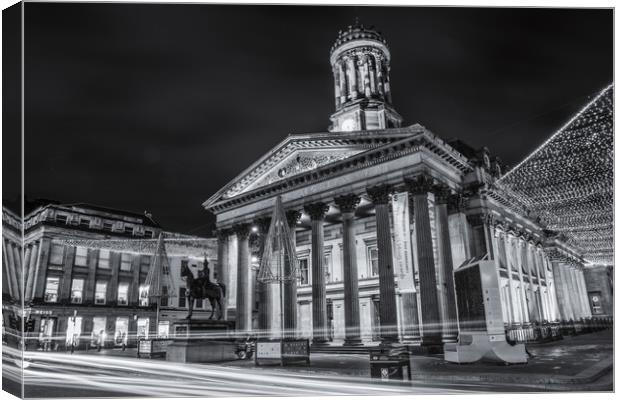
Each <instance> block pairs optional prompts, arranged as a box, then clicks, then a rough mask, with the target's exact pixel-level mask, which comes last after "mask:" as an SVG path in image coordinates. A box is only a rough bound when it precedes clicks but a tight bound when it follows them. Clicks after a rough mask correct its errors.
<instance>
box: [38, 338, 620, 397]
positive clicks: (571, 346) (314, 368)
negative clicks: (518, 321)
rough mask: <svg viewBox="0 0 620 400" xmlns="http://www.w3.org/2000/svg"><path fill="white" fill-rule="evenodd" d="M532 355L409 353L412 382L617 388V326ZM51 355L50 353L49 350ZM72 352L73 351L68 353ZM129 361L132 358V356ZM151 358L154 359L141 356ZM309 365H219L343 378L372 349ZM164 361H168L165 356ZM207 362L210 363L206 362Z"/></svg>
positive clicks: (532, 349)
mask: <svg viewBox="0 0 620 400" xmlns="http://www.w3.org/2000/svg"><path fill="white" fill-rule="evenodd" d="M527 349H528V351H529V353H530V354H531V357H530V359H529V360H528V362H527V364H519V365H503V364H501V365H500V364H492V363H486V364H485V363H474V364H460V365H459V364H452V363H448V362H446V361H444V360H443V356H441V355H436V356H418V355H413V356H411V357H410V362H411V370H412V381H413V382H414V384H415V383H418V384H424V385H433V384H436V385H450V386H451V387H459V385H460V386H462V387H465V386H468V385H469V386H475V387H476V388H477V390H484V389H482V388H483V387H487V388H490V387H493V388H494V389H495V390H496V391H501V390H506V391H508V390H515V389H517V388H521V389H522V390H535V391H556V390H560V391H565V390H571V391H574V390H597V391H609V390H613V376H612V374H611V372H612V371H613V331H612V330H611V329H608V330H604V331H600V332H595V333H589V334H584V335H579V336H568V337H565V338H564V339H563V340H560V341H556V342H548V343H541V344H528V345H527ZM48 354H49V353H48ZM63 354H69V353H63ZM75 354H76V355H88V356H104V357H106V358H108V357H110V358H111V357H123V358H130V359H131V358H132V359H136V358H137V352H136V349H135V348H134V349H126V350H125V351H122V350H121V349H103V350H101V351H100V352H97V351H96V350H94V349H93V350H89V351H87V352H85V351H80V352H76V353H75ZM128 361H129V360H128ZM140 361H143V362H149V360H140ZM310 361H311V362H310V365H305V364H297V365H288V366H286V367H282V366H280V365H273V366H269V365H262V364H261V365H260V366H256V365H255V363H254V361H253V360H235V361H226V362H221V363H216V364H209V365H213V366H217V367H230V368H234V369H240V370H246V371H247V370H248V369H250V370H255V372H256V373H257V374H260V373H263V372H267V373H275V374H278V373H281V374H282V375H284V374H301V375H303V376H307V377H313V378H320V377H321V376H330V377H342V378H351V379H354V378H368V377H370V365H369V356H368V354H335V353H311V356H310ZM162 362H164V363H165V361H162ZM205 366H206V365H205Z"/></svg>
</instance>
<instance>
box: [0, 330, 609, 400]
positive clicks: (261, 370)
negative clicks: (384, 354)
mask: <svg viewBox="0 0 620 400" xmlns="http://www.w3.org/2000/svg"><path fill="white" fill-rule="evenodd" d="M528 348H529V349H530V352H531V353H532V355H533V358H532V359H531V360H530V361H529V362H528V364H526V365H513V366H497V365H488V364H472V365H455V364H447V363H445V362H444V361H442V359H441V357H420V356H413V357H411V363H412V370H413V376H414V379H413V381H412V382H406V383H389V384H388V383H385V382H376V381H372V380H371V379H370V378H369V375H370V371H369V363H368V356H367V355H365V354H316V353H313V354H312V356H311V365H310V366H306V365H297V366H288V367H280V366H272V367H270V366H261V367H257V366H255V365H254V363H253V361H230V362H224V363H218V364H208V365H207V364H177V363H171V362H166V361H164V360H145V359H137V358H135V350H127V351H125V352H123V351H121V350H104V351H102V352H101V353H97V352H94V351H91V352H80V353H75V354H73V355H72V354H70V353H55V352H27V353H26V356H27V362H26V363H25V366H26V368H25V370H24V378H25V382H26V384H27V389H26V397H45V398H49V397H95V396H99V397H101V396H113V395H118V394H121V395H123V396H149V397H177V396H202V397H204V396H220V397H222V396H246V395H256V396H273V395H283V394H285V395H290V396H311V395H313V396H316V395H356V394H357V395H362V394H373V395H388V394H411V393H416V394H421V393H463V392H483V391H484V392H488V391H491V392H508V391H519V392H524V391H564V390H568V391H579V390H598V391H602V390H611V389H612V374H611V370H610V368H606V369H605V368H601V366H603V367H604V366H605V365H609V364H606V360H608V358H609V356H610V355H611V354H612V332H611V330H608V331H603V332H597V333H593V334H587V335H580V336H576V337H568V338H566V339H564V340H562V341H558V342H552V343H546V344H536V345H530V346H528ZM7 351H10V349H8V348H6V349H5V352H7ZM16 354H17V353H16ZM597 368H598V370H597V371H598V374H597V375H596V376H594V375H592V374H593V373H595V372H593V371H594V370H596V369H597ZM3 371H4V372H3V377H4V379H5V386H6V387H7V388H11V386H12V385H11V383H10V382H11V380H13V381H14V380H16V377H17V376H18V375H19V369H18V368H17V367H16V366H14V365H12V364H11V363H8V362H5V365H4V370H3ZM588 371H589V372H588ZM480 376H486V377H487V379H485V380H480V379H477V377H480ZM549 377H553V378H554V379H555V381H554V380H553V379H551V380H549V379H550V378H549ZM566 377H569V378H570V377H573V378H574V379H573V380H574V381H570V380H568V381H566V382H564V383H563V381H562V379H564V378H566ZM575 377H581V378H583V379H577V378H575ZM545 379H547V380H548V382H546V381H545ZM554 382H555V383H554ZM13 386H15V385H13Z"/></svg>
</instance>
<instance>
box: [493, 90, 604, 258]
mask: <svg viewBox="0 0 620 400" xmlns="http://www.w3.org/2000/svg"><path fill="white" fill-rule="evenodd" d="M613 94H614V89H613V85H610V86H608V87H606V88H605V89H604V90H603V91H601V92H600V93H599V94H598V95H597V96H596V97H595V98H594V99H593V100H592V101H591V102H590V103H589V104H587V105H586V106H585V107H584V108H583V109H582V110H581V111H580V112H579V113H577V114H576V115H575V116H574V117H573V118H571V119H570V120H569V121H568V122H567V123H566V124H565V125H564V126H563V127H562V128H560V129H559V130H558V131H557V132H556V133H554V134H553V135H552V136H551V137H550V138H549V139H547V141H545V142H544V143H543V144H542V145H541V146H540V147H539V148H538V149H536V150H535V151H534V152H533V153H532V154H530V155H529V156H528V157H527V158H525V159H524V160H523V161H522V162H521V163H519V164H518V165H517V166H516V167H515V168H513V169H512V170H510V171H509V172H508V173H506V174H505V175H504V176H503V177H502V178H500V179H499V180H498V181H496V182H495V184H494V187H493V189H492V190H493V191H495V192H496V193H497V194H498V195H499V196H500V197H503V198H509V199H513V200H514V201H515V202H516V203H517V204H519V205H524V206H525V208H527V210H529V212H530V215H537V216H538V217H540V222H541V224H542V225H543V226H544V227H545V228H547V229H549V230H552V231H555V232H558V233H560V234H562V235H564V236H565V237H566V239H567V242H568V244H570V245H572V246H574V247H576V248H578V249H580V251H582V252H583V257H584V259H585V260H586V261H588V262H591V263H602V264H611V263H612V262H613Z"/></svg>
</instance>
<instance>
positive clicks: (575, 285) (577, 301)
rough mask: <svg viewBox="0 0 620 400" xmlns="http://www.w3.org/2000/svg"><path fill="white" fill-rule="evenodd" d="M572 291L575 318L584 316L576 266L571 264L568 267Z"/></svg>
mask: <svg viewBox="0 0 620 400" xmlns="http://www.w3.org/2000/svg"><path fill="white" fill-rule="evenodd" d="M569 272H570V277H571V284H572V291H573V296H572V297H573V300H574V305H575V309H576V310H577V315H576V318H577V319H581V318H585V309H584V306H583V301H582V300H581V290H580V287H579V280H578V278H577V267H576V266H575V265H574V264H573V265H571V266H570V267H569Z"/></svg>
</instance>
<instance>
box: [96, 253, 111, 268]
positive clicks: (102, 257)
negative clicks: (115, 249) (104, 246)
mask: <svg viewBox="0 0 620 400" xmlns="http://www.w3.org/2000/svg"><path fill="white" fill-rule="evenodd" d="M98 266H99V268H105V269H107V268H110V250H99V264H98Z"/></svg>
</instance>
